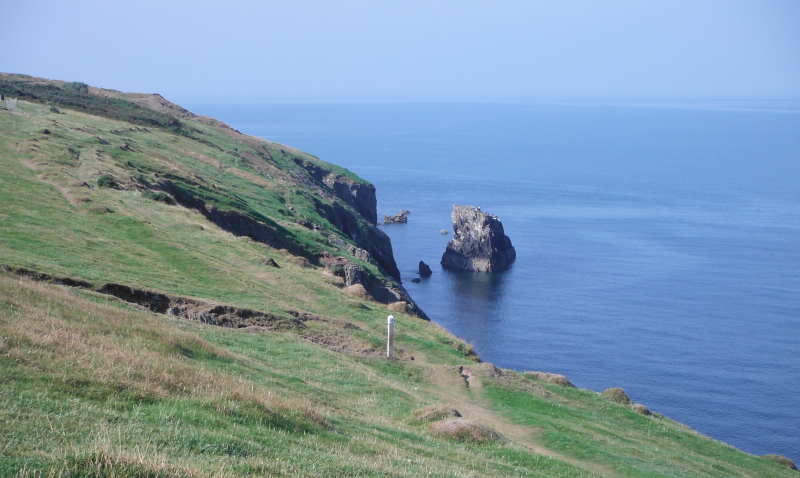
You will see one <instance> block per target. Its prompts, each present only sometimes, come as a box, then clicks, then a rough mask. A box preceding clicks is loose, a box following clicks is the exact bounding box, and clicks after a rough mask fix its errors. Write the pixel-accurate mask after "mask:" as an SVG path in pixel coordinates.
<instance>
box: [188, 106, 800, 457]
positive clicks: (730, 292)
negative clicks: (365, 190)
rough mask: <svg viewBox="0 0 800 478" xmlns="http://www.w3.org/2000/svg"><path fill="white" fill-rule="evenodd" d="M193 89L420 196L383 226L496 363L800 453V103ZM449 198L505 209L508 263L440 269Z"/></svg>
mask: <svg viewBox="0 0 800 478" xmlns="http://www.w3.org/2000/svg"><path fill="white" fill-rule="evenodd" d="M184 103H185V104H188V105H189V107H190V108H191V109H193V111H195V112H197V113H199V114H206V115H210V116H214V117H216V118H219V119H221V120H223V121H225V122H227V123H229V124H231V125H232V126H233V127H235V128H237V129H239V130H240V131H243V132H245V133H249V134H252V135H256V136H260V137H263V138H266V139H270V140H273V141H277V142H280V143H284V144H288V145H291V146H294V147H297V148H299V149H302V150H305V151H308V152H310V153H312V154H315V155H317V156H319V157H320V158H321V159H323V160H326V161H329V162H332V163H335V164H338V165H341V166H344V167H346V168H348V169H350V170H352V171H354V172H356V173H357V174H359V175H360V176H362V177H364V178H365V179H367V180H369V181H371V182H373V183H374V184H375V185H376V187H377V190H378V209H379V210H378V214H379V216H380V215H382V214H394V213H396V212H399V211H400V210H401V209H408V210H410V211H411V214H410V215H409V222H408V223H407V224H395V225H386V226H382V227H383V228H384V231H385V232H386V233H387V234H388V235H389V236H390V237H391V239H392V244H393V247H394V254H395V258H396V260H397V262H398V265H399V267H400V270H401V274H402V275H403V280H404V285H405V287H406V289H407V290H408V291H409V292H410V293H411V295H412V297H414V299H415V300H416V301H417V302H418V303H419V305H420V306H421V307H422V308H423V309H424V310H425V311H426V312H427V313H428V315H429V316H430V317H431V318H432V320H434V321H435V322H437V323H439V324H441V325H443V326H444V327H446V328H447V329H448V330H450V331H452V332H453V333H455V334H456V335H458V336H460V337H462V338H464V339H466V340H467V341H469V342H471V343H472V344H474V346H475V348H476V349H477V351H478V353H479V354H480V355H481V357H482V358H483V359H484V360H485V361H489V362H493V363H495V364H496V365H498V366H500V367H505V368H511V369H515V370H520V371H523V370H543V371H548V372H555V373H562V374H564V375H566V376H567V377H568V378H569V379H570V380H571V381H572V382H573V383H574V384H575V385H577V386H579V387H583V388H589V389H593V390H596V391H602V390H604V389H606V388H609V387H615V386H620V387H623V388H624V389H625V390H626V392H627V393H628V395H629V396H630V397H631V398H632V399H633V400H634V401H636V402H639V403H643V404H645V405H646V406H648V407H649V408H651V409H652V410H654V411H657V412H659V413H662V414H664V415H667V416H668V417H670V418H673V419H675V420H678V421H680V422H682V423H685V424H687V425H689V426H691V427H692V428H694V429H695V430H697V431H699V432H701V433H704V434H707V435H710V436H712V437H713V438H716V439H718V440H722V441H725V442H727V443H729V444H731V445H733V446H735V447H737V448H740V449H742V450H744V451H746V452H749V453H753V454H757V455H760V454H765V453H779V454H782V455H785V456H788V457H790V458H792V459H793V460H794V461H795V462H798V463H800V433H798V432H797V430H798V429H799V428H800V393H798V390H800V102H787V101H773V102H758V101H751V102H747V101H738V102H724V101H713V102H696V101H695V102H652V103H639V104H610V103H608V104H603V103H595V104H589V103H577V102H562V103H556V102H530V103H523V104H511V103H316V104H315V103H293V104H290V103H258V102H255V103H249V104H245V103H244V102H242V103H216V104H211V103H204V102H195V103H192V102H191V101H189V102H184ZM453 204H471V205H474V206H480V207H482V209H483V210H484V211H488V212H490V213H493V214H496V215H497V216H498V217H499V218H500V219H501V220H502V222H503V225H504V228H505V231H506V234H507V235H508V236H509V237H510V238H511V241H512V243H513V244H514V246H515V248H516V250H517V260H516V262H515V263H514V264H513V266H512V268H511V269H510V270H508V271H506V272H503V273H496V274H485V273H484V274H475V273H457V272H451V271H447V270H443V269H442V268H441V266H440V265H439V261H440V259H441V255H442V253H443V252H444V250H445V245H446V243H447V241H448V240H449V237H450V235H451V234H447V235H443V234H442V233H441V232H440V231H441V229H447V230H449V231H451V230H452V225H451V222H450V212H451V209H452V205H453ZM420 260H423V261H425V262H426V263H427V264H429V265H430V266H431V267H432V269H433V271H434V274H433V276H432V277H430V278H428V279H423V280H422V281H421V282H420V283H418V284H415V283H412V282H411V279H412V278H414V277H417V274H416V272H417V264H418V262H419V261H420ZM380 320H383V319H382V318H381V319H380ZM398 325H400V324H398ZM398 329H401V327H398ZM399 332H401V330H399Z"/></svg>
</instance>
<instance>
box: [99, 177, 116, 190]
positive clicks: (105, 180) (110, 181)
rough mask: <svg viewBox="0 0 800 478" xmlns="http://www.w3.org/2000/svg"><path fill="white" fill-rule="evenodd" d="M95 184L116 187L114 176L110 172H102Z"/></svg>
mask: <svg viewBox="0 0 800 478" xmlns="http://www.w3.org/2000/svg"><path fill="white" fill-rule="evenodd" d="M97 185H98V186H100V187H101V188H112V189H116V188H117V187H118V186H117V180H116V179H114V176H112V175H110V174H104V175H102V176H100V177H99V178H97Z"/></svg>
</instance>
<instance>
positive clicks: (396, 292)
mask: <svg viewBox="0 0 800 478" xmlns="http://www.w3.org/2000/svg"><path fill="white" fill-rule="evenodd" d="M320 262H322V263H323V264H325V266H326V267H327V268H328V270H329V271H330V272H331V273H332V274H333V275H334V276H336V277H340V278H341V279H342V280H343V281H344V286H345V288H346V289H347V290H348V291H352V292H353V293H356V294H357V295H364V297H363V298H366V299H372V300H374V301H375V302H380V303H382V304H387V305H389V306H393V307H394V308H393V310H395V311H397V312H403V313H407V314H411V315H416V316H417V317H420V318H422V319H425V320H429V319H428V316H427V315H426V314H425V312H423V311H422V309H420V308H419V306H418V305H417V304H416V302H414V300H413V299H412V298H411V296H410V295H408V292H407V291H406V290H405V288H403V286H401V285H400V284H399V283H396V282H394V281H392V280H390V279H385V278H383V277H381V276H377V275H374V274H371V273H370V272H369V271H368V270H365V269H364V268H363V267H361V266H360V265H358V264H356V263H354V262H352V261H351V260H350V259H348V258H346V257H343V256H337V257H335V256H333V255H331V254H328V253H326V254H323V255H322V256H321V257H320ZM354 286H355V287H354Z"/></svg>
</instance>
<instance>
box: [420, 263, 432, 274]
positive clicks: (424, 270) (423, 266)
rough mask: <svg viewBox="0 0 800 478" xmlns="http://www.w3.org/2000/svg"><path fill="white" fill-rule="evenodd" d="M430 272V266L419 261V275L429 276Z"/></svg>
mask: <svg viewBox="0 0 800 478" xmlns="http://www.w3.org/2000/svg"><path fill="white" fill-rule="evenodd" d="M431 274H433V271H432V270H431V266H429V265H428V264H425V263H424V262H423V261H419V275H420V276H422V277H430V276H431Z"/></svg>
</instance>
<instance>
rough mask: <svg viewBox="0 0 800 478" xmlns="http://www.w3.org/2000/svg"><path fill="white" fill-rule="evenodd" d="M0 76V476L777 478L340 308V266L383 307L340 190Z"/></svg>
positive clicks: (400, 318)
mask: <svg viewBox="0 0 800 478" xmlns="http://www.w3.org/2000/svg"><path fill="white" fill-rule="evenodd" d="M0 79H2V81H4V82H6V83H0V87H2V86H3V85H5V87H6V88H8V87H9V85H15V86H14V87H15V88H17V89H16V90H14V93H15V94H17V95H19V96H20V98H21V100H20V102H19V108H18V109H16V110H13V111H6V110H0V162H1V164H0V205H2V207H0V377H1V378H2V387H1V388H0V476H76V477H77V476H147V477H156V476H164V477H167V476H202V477H204V476H265V475H266V476H442V477H444V476H570V477H571V476H674V477H679V476H680V477H703V476H708V477H717V476H751V477H766V476H797V474H796V473H797V472H795V471H792V470H790V469H789V468H787V467H785V466H782V465H781V464H780V463H778V462H777V461H775V460H771V459H766V458H760V457H754V456H752V455H748V454H745V453H743V452H740V451H738V450H736V449H734V448H732V447H729V446H727V445H725V444H722V443H719V442H716V441H714V440H711V439H709V438H708V437H705V436H703V435H700V434H698V433H696V432H694V431H692V430H690V429H688V428H687V427H685V426H683V425H680V424H678V423H676V422H673V421H671V420H669V419H668V418H665V417H662V416H659V415H657V414H653V415H644V414H642V413H641V410H639V411H638V412H637V410H636V409H635V408H634V407H633V406H632V405H631V404H626V403H619V402H618V401H615V400H614V399H612V398H610V397H607V396H605V395H602V394H598V393H595V392H592V391H589V390H582V389H576V388H573V387H571V386H568V385H554V384H551V383H549V382H547V381H546V380H545V379H546V378H547V377H546V376H539V375H534V374H521V373H516V372H511V371H503V370H498V369H495V368H494V367H493V366H491V364H481V363H477V362H476V360H475V357H474V356H473V355H472V354H471V349H470V347H469V346H468V345H467V344H464V343H463V341H461V340H459V339H457V338H456V337H453V336H452V335H451V334H449V333H448V332H447V331H445V330H443V329H441V328H440V327H438V326H437V325H436V324H435V323H432V322H429V321H426V320H423V319H422V318H420V317H419V316H418V315H419V314H415V313H414V312H415V311H414V309H413V306H412V304H406V303H404V302H403V301H395V302H393V301H379V300H374V299H380V298H378V297H372V296H371V295H370V294H369V293H368V292H367V291H365V289H364V288H363V287H360V286H358V287H355V286H350V287H347V286H346V283H345V280H344V278H343V277H342V275H341V274H340V273H339V272H340V270H339V269H337V267H339V265H341V264H343V263H346V264H355V265H357V266H358V267H360V268H362V269H363V270H364V271H366V273H367V274H368V275H369V276H370V277H371V279H369V280H380V281H384V283H385V284H387V287H400V286H399V285H398V284H396V283H394V282H393V279H392V278H391V277H389V274H387V271H386V270H385V267H384V266H382V265H381V263H380V262H378V261H377V260H373V258H372V256H371V255H366V256H365V255H364V254H362V253H359V252H358V251H359V250H360V249H363V248H366V245H365V238H367V237H373V238H374V237H379V236H375V235H374V234H376V233H374V232H370V231H371V229H370V228H372V226H371V225H369V221H368V220H365V219H364V218H360V216H359V213H358V212H357V211H356V210H355V209H354V207H353V206H352V205H350V204H346V203H345V202H344V201H343V200H342V199H341V198H340V197H337V196H336V194H335V191H334V189H333V188H331V187H330V183H326V182H325V181H323V180H320V178H321V177H322V176H323V175H325V174H328V172H330V173H331V174H334V175H338V176H341V177H344V178H347V179H346V180H347V181H353V182H356V183H363V181H361V180H360V179H358V178H357V177H356V176H354V175H353V174H352V173H349V172H347V171H344V170H341V169H340V168H337V167H335V166H333V165H329V164H326V163H324V162H322V161H319V160H318V159H316V158H314V157H312V156H310V155H307V154H305V153H302V152H300V151H297V150H294V149H292V148H289V147H287V146H282V145H278V144H274V143H269V142H266V141H262V140H258V139H255V138H251V137H247V136H245V135H241V134H239V133H238V132H236V131H235V130H232V129H230V128H228V127H226V126H224V125H222V124H220V123H218V122H216V121H214V120H211V119H208V118H201V117H196V116H195V115H192V114H191V113H190V112H188V111H186V110H183V109H180V108H179V107H177V106H175V105H171V104H169V103H168V102H166V101H164V100H163V99H161V98H160V97H157V96H153V95H127V94H124V93H119V92H114V91H109V90H97V89H94V88H91V87H88V86H87V87H85V88H84V86H85V85H82V84H64V83H63V82H50V81H43V80H37V79H31V78H29V77H19V76H8V75H3V76H2V78H0ZM60 90H62V91H60ZM43 91H44V92H49V93H48V95H45V94H44V93H42V92H43ZM0 92H3V93H6V94H9V93H8V92H7V91H0ZM106 100H109V101H111V102H110V103H107V102H105V101H106ZM112 100H113V101H112ZM103 105H106V106H103ZM130 105H133V106H130ZM131 112H133V113H131ZM123 113H126V114H127V115H125V114H123ZM143 118H144V119H143ZM147 118H150V119H153V121H150V122H149V123H148V121H149V120H147ZM319 171H323V173H319ZM326 177H328V176H326ZM187 198H191V200H189V199H187ZM332 207H335V208H336V211H337V214H339V215H341V214H344V215H345V216H346V217H345V216H341V217H340V216H335V217H334V216H331V215H326V211H330V210H331V209H330V208H332ZM214 211H216V212H214ZM348 215H349V216H348ZM342 217H345V219H346V218H351V219H352V218H357V220H356V222H353V221H352V220H351V221H350V222H349V223H347V224H345V222H346V221H344V220H342V221H339V222H337V221H338V220H339V219H341V218H342ZM220 218H222V219H220ZM226 221H227V222H226ZM232 224H233V225H234V226H236V225H237V224H238V225H240V226H241V225H242V224H245V225H246V226H247V227H246V228H245V232H247V231H250V233H241V231H242V230H241V228H240V229H236V227H239V226H236V227H233V226H232ZM348 224H349V225H348ZM345 226H346V227H345ZM356 226H357V227H358V228H360V229H358V230H357V231H354V230H353V229H348V227H356ZM247 228H249V229H247ZM253 228H255V229H253ZM343 229H344V231H343ZM237 231H238V232H237ZM348 231H349V232H348ZM232 232H233V233H232ZM334 259H335V260H334ZM337 261H338V262H337ZM337 264H339V265H337ZM398 290H399V289H398ZM120 291H122V292H120ZM123 292H124V293H123ZM163 304H167V305H164V306H163V307H161V305H163ZM404 304H405V305H404ZM165 311H166V313H163V312H165ZM388 314H393V315H395V317H396V322H395V329H396V331H397V336H396V340H395V343H396V347H397V349H396V357H397V358H396V359H394V360H389V359H387V358H386V357H385V356H384V355H385V350H384V340H385V338H384V334H385V327H386V316H387V315H388ZM215 324H216V325H215ZM219 325H225V326H224V327H220V326H219ZM457 415H461V416H460V417H458V416H457Z"/></svg>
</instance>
